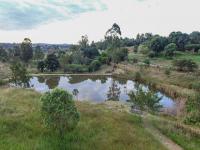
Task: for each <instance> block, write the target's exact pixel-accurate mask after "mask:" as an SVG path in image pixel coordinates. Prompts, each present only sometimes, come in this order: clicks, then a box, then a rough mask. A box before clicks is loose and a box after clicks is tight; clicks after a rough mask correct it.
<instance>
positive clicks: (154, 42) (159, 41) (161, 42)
mask: <svg viewBox="0 0 200 150" xmlns="http://www.w3.org/2000/svg"><path fill="white" fill-rule="evenodd" d="M166 45H167V39H166V38H164V37H161V36H155V37H154V38H152V39H151V41H150V43H149V48H150V49H151V50H152V51H154V52H155V53H156V54H159V53H160V52H162V51H163V50H164V47H165V46H166Z"/></svg>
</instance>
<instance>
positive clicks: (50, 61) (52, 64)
mask: <svg viewBox="0 0 200 150" xmlns="http://www.w3.org/2000/svg"><path fill="white" fill-rule="evenodd" d="M45 64H46V68H47V70H49V71H51V72H53V71H56V70H57V69H58V68H59V66H60V64H59V61H58V58H57V57H56V55H55V54H49V55H47V58H46V60H45Z"/></svg>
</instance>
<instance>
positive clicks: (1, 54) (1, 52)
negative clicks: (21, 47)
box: [0, 47, 8, 62]
mask: <svg viewBox="0 0 200 150" xmlns="http://www.w3.org/2000/svg"><path fill="white" fill-rule="evenodd" d="M7 59H8V53H7V51H6V50H5V49H3V48H2V47H0V61H2V62H5V61H7Z"/></svg>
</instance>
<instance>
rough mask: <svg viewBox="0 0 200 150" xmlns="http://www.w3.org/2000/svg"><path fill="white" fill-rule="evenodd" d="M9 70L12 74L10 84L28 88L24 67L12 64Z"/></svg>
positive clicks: (27, 77) (27, 78)
mask: <svg viewBox="0 0 200 150" xmlns="http://www.w3.org/2000/svg"><path fill="white" fill-rule="evenodd" d="M10 70H11V72H12V74H11V81H12V82H14V83H15V84H16V85H20V86H28V84H29V79H30V77H29V75H28V72H27V70H26V68H25V66H24V65H22V64H21V63H19V62H16V63H13V64H12V65H11V66H10Z"/></svg>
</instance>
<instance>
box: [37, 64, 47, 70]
mask: <svg viewBox="0 0 200 150" xmlns="http://www.w3.org/2000/svg"><path fill="white" fill-rule="evenodd" d="M45 67H46V64H45V62H44V61H39V62H38V65H37V69H38V70H39V71H41V72H44V70H45Z"/></svg>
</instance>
